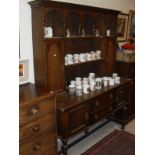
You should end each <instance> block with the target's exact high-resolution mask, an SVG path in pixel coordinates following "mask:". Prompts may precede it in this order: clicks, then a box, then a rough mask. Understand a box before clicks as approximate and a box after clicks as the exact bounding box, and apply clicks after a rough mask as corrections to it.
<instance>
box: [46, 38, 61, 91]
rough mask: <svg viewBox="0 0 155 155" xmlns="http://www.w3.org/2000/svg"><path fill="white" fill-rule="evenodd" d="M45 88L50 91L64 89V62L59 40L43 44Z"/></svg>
mask: <svg viewBox="0 0 155 155" xmlns="http://www.w3.org/2000/svg"><path fill="white" fill-rule="evenodd" d="M45 50H46V62H47V63H46V65H47V66H46V69H47V72H46V73H47V76H46V77H47V86H48V88H49V89H50V90H62V89H64V76H63V75H64V63H62V62H64V60H63V44H62V41H61V40H58V39H55V40H54V39H53V40H48V41H46V43H45Z"/></svg>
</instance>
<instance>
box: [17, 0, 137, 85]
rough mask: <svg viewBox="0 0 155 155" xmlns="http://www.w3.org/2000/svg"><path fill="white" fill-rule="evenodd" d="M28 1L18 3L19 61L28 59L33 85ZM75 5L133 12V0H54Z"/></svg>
mask: <svg viewBox="0 0 155 155" xmlns="http://www.w3.org/2000/svg"><path fill="white" fill-rule="evenodd" d="M28 1H30V0H20V1H19V24H20V56H21V59H29V62H30V77H29V79H30V82H32V83H34V69H33V46H32V29H31V8H30V6H29V5H28V4H27V2H28ZM55 1H62V2H70V3H76V4H83V5H90V6H96V7H103V8H109V9H114V10H119V11H122V12H123V13H128V11H129V10H135V0H91V1H90V0H55Z"/></svg>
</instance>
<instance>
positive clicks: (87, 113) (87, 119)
mask: <svg viewBox="0 0 155 155" xmlns="http://www.w3.org/2000/svg"><path fill="white" fill-rule="evenodd" d="M87 120H88V113H87V112H86V121H87Z"/></svg>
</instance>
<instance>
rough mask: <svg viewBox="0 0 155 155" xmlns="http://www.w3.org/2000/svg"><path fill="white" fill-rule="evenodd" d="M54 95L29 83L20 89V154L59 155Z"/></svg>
mask: <svg viewBox="0 0 155 155" xmlns="http://www.w3.org/2000/svg"><path fill="white" fill-rule="evenodd" d="M55 106H56V105H55V98H54V94H50V93H49V92H48V91H47V90H43V89H42V88H39V87H37V86H35V85H34V84H31V83H28V84H24V85H21V86H20V87H19V117H20V118H19V126H20V128H19V140H20V144H19V153H20V155H30V154H35V155H39V154H47V155H51V152H52V155H56V154H57V133H56V130H57V129H56V114H55V112H56V111H55Z"/></svg>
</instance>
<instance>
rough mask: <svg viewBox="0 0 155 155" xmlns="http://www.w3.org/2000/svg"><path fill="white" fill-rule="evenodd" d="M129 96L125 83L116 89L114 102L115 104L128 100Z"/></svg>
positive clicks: (127, 86)
mask: <svg viewBox="0 0 155 155" xmlns="http://www.w3.org/2000/svg"><path fill="white" fill-rule="evenodd" d="M128 98H129V85H125V86H123V87H120V88H118V89H117V90H116V103H117V106H119V105H120V104H122V103H124V102H126V101H128Z"/></svg>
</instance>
